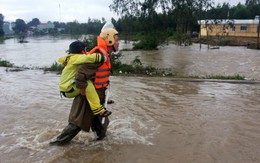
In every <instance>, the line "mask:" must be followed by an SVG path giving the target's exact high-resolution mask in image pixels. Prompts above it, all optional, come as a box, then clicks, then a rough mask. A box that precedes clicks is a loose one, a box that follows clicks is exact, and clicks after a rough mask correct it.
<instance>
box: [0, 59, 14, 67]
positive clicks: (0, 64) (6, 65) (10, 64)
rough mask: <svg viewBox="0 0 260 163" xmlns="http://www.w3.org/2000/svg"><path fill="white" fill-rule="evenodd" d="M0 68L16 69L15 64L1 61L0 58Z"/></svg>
mask: <svg viewBox="0 0 260 163" xmlns="http://www.w3.org/2000/svg"><path fill="white" fill-rule="evenodd" d="M0 66H1V67H14V64H13V63H10V62H9V61H5V60H1V58H0Z"/></svg>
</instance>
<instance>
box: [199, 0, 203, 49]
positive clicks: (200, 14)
mask: <svg viewBox="0 0 260 163" xmlns="http://www.w3.org/2000/svg"><path fill="white" fill-rule="evenodd" d="M201 15H202V0H200V35H199V36H200V49H201V26H202V25H201V18H202V16H201Z"/></svg>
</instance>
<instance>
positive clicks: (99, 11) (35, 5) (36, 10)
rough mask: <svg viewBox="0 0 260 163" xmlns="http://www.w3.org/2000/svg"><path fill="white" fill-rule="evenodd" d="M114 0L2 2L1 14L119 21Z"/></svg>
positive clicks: (44, 19) (233, 2) (217, 0)
mask: <svg viewBox="0 0 260 163" xmlns="http://www.w3.org/2000/svg"><path fill="white" fill-rule="evenodd" d="M214 1H215V4H217V3H221V4H222V3H223V2H229V4H231V5H237V4H238V2H241V3H242V4H244V2H245V0H214ZM111 3H112V0H0V13H1V14H3V15H4V20H5V21H15V20H16V19H18V18H19V19H23V20H24V21H25V22H26V23H28V22H29V21H31V20H32V19H33V18H38V19H39V20H40V21H41V22H47V21H61V22H72V21H74V20H77V21H79V22H80V23H84V22H87V21H88V18H91V19H94V18H95V19H99V20H101V18H102V17H104V18H105V19H106V20H111V18H112V17H113V18H114V19H116V20H117V19H118V18H119V16H118V15H116V14H115V13H114V12H112V11H110V9H109V7H108V6H109V5H110V4H111Z"/></svg>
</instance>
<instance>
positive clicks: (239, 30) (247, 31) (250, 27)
mask: <svg viewBox="0 0 260 163" xmlns="http://www.w3.org/2000/svg"><path fill="white" fill-rule="evenodd" d="M198 24H200V32H201V36H207V33H208V36H234V37H257V34H258V28H257V27H258V26H259V16H256V17H255V19H229V20H199V21H198Z"/></svg>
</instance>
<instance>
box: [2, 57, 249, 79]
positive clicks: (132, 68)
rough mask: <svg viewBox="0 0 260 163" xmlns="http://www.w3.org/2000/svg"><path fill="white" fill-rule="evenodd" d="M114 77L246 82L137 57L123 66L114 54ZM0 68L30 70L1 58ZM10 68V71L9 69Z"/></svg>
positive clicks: (54, 69)
mask: <svg viewBox="0 0 260 163" xmlns="http://www.w3.org/2000/svg"><path fill="white" fill-rule="evenodd" d="M112 57H113V63H112V64H113V66H112V75H114V76H146V77H172V78H186V79H219V80H245V77H244V76H241V75H239V74H236V75H233V76H225V75H208V76H189V75H185V74H179V73H177V72H174V70H172V69H171V68H156V67H153V66H144V65H143V63H142V62H141V61H140V59H139V57H136V58H135V59H134V60H133V61H132V63H131V64H123V63H121V61H120V57H121V54H120V53H118V54H114V55H113V56H112ZM0 67H6V68H7V69H6V71H23V70H27V69H30V68H27V67H18V66H15V65H14V64H13V63H11V62H9V61H6V60H2V59H1V58H0ZM8 68H9V69H8ZM63 68H64V66H63V65H62V64H59V63H57V62H54V63H53V64H52V65H51V66H50V67H43V68H39V67H37V68H33V69H39V70H43V71H44V72H45V73H47V72H54V73H56V74H61V72H62V70H63Z"/></svg>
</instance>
